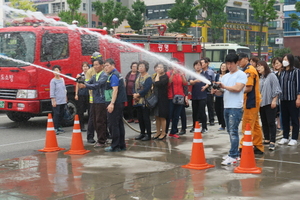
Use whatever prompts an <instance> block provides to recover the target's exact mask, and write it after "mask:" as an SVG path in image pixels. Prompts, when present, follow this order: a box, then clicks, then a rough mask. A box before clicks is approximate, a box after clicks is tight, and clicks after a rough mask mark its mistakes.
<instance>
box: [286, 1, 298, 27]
mask: <svg viewBox="0 0 300 200" xmlns="http://www.w3.org/2000/svg"><path fill="white" fill-rule="evenodd" d="M295 9H296V12H300V1H298V2H296V4H295ZM289 16H290V17H291V18H292V19H294V21H293V22H292V23H291V27H293V28H295V29H299V30H300V25H299V21H300V17H299V16H298V15H297V14H296V13H292V14H290V15H289Z"/></svg>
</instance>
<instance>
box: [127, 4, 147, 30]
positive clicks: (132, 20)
mask: <svg viewBox="0 0 300 200" xmlns="http://www.w3.org/2000/svg"><path fill="white" fill-rule="evenodd" d="M131 7H132V9H133V10H132V11H129V12H128V15H127V21H128V24H129V25H130V27H131V29H132V30H135V31H137V32H138V33H140V32H141V29H142V28H143V27H144V24H145V22H144V17H143V15H144V13H145V11H146V5H145V3H144V2H143V1H141V0H137V1H135V2H134V3H133V4H132V6H131Z"/></svg>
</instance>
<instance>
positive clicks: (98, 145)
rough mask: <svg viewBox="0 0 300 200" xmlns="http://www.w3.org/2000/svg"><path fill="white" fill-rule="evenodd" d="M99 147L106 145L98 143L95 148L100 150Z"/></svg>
mask: <svg viewBox="0 0 300 200" xmlns="http://www.w3.org/2000/svg"><path fill="white" fill-rule="evenodd" d="M98 147H105V144H100V143H99V142H96V143H95V144H94V148H98Z"/></svg>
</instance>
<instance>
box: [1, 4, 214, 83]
mask: <svg viewBox="0 0 300 200" xmlns="http://www.w3.org/2000/svg"><path fill="white" fill-rule="evenodd" d="M4 12H5V14H6V16H16V15H18V14H19V15H21V16H27V17H33V18H36V19H38V20H43V21H44V22H46V23H49V24H54V25H56V26H62V25H63V26H67V27H68V28H70V29H75V28H78V30H79V31H82V32H83V31H84V32H88V33H89V34H91V35H95V36H97V37H99V38H100V39H102V40H109V41H111V42H115V43H119V44H121V45H124V46H128V47H130V48H132V49H135V50H137V51H140V52H143V53H145V54H147V55H149V56H150V57H154V58H156V59H158V60H159V61H161V62H164V63H166V64H168V65H169V66H172V67H175V68H177V69H179V70H181V71H183V72H184V73H185V74H188V75H190V76H193V77H195V78H197V79H199V80H200V81H202V82H204V83H206V84H211V82H210V81H209V80H208V79H206V78H205V77H204V76H202V75H199V74H196V73H195V72H194V71H192V70H189V69H187V68H186V67H184V66H182V65H180V64H177V63H174V62H171V61H170V60H168V59H167V58H166V57H164V56H160V55H157V54H155V53H152V52H150V51H148V50H146V49H143V48H141V47H138V46H135V45H133V44H131V43H128V42H124V41H120V40H119V39H116V38H113V37H111V36H110V35H101V34H100V33H97V32H93V31H90V30H88V29H86V28H79V27H76V26H75V25H68V24H67V23H65V22H57V21H55V20H54V19H51V18H47V17H45V16H44V15H43V14H42V13H36V12H31V11H23V10H18V9H14V8H10V7H8V6H4ZM12 18H13V17H12ZM100 53H101V52H100ZM0 57H1V58H4V59H9V60H12V61H15V62H18V63H22V64H26V65H31V66H34V67H37V68H40V69H43V70H46V71H51V72H52V73H53V71H52V70H49V69H47V68H44V67H42V66H38V65H35V64H32V63H28V62H24V61H21V60H16V59H12V58H9V57H7V56H2V55H0ZM58 74H60V73H58ZM60 75H61V76H64V77H66V78H69V79H71V80H76V79H75V78H72V77H70V76H66V75H64V74H60Z"/></svg>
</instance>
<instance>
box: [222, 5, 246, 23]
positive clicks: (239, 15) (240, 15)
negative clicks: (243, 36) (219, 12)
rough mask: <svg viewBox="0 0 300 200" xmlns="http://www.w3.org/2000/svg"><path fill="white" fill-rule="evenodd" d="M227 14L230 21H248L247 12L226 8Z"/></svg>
mask: <svg viewBox="0 0 300 200" xmlns="http://www.w3.org/2000/svg"><path fill="white" fill-rule="evenodd" d="M226 13H227V16H228V20H232V21H246V20H247V10H246V9H241V8H235V7H229V6H227V7H226Z"/></svg>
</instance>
